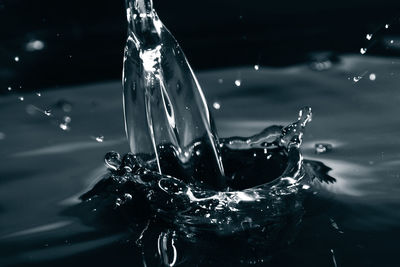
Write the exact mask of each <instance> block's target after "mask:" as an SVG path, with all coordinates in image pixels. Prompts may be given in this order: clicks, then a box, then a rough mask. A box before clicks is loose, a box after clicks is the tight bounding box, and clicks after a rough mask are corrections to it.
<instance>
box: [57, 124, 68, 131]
mask: <svg viewBox="0 0 400 267" xmlns="http://www.w3.org/2000/svg"><path fill="white" fill-rule="evenodd" d="M59 127H60V128H61V129H62V130H63V131H67V130H69V127H68V125H67V124H66V123H60V125H59Z"/></svg>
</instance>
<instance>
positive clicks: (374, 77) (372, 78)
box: [369, 73, 376, 81]
mask: <svg viewBox="0 0 400 267" xmlns="http://www.w3.org/2000/svg"><path fill="white" fill-rule="evenodd" d="M369 79H370V80H371V81H375V80H376V74H375V73H371V74H370V75H369Z"/></svg>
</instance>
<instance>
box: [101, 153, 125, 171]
mask: <svg viewBox="0 0 400 267" xmlns="http://www.w3.org/2000/svg"><path fill="white" fill-rule="evenodd" d="M121 162H122V161H121V155H120V154H119V153H118V152H115V151H110V152H108V153H107V154H106V155H105V156H104V163H105V165H106V167H107V168H108V169H109V170H114V171H116V170H118V169H119V167H120V166H121Z"/></svg>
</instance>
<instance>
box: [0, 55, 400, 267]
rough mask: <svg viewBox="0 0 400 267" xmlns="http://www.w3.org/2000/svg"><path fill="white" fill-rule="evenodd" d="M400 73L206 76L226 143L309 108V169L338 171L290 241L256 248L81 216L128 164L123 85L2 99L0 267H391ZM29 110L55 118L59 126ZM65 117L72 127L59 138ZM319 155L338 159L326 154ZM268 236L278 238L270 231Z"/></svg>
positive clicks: (359, 66) (349, 60) (250, 70)
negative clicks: (83, 201)
mask: <svg viewBox="0 0 400 267" xmlns="http://www.w3.org/2000/svg"><path fill="white" fill-rule="evenodd" d="M399 63H400V60H399V59H398V58H378V57H370V56H352V55H345V56H340V57H339V58H338V61H337V62H336V63H334V64H332V65H331V66H330V67H329V68H327V69H326V70H324V71H315V68H310V66H309V65H307V64H304V65H298V66H293V67H287V68H280V69H275V68H265V67H263V66H260V67H259V69H258V70H255V69H254V67H253V66H249V67H242V68H231V69H221V70H210V71H205V72H201V73H199V74H198V78H199V81H200V83H201V85H202V88H203V90H204V92H205V95H206V97H207V99H208V102H209V103H210V105H212V106H214V107H215V106H217V107H218V108H211V109H212V112H213V114H214V117H215V120H216V124H217V127H218V130H219V135H220V137H229V136H250V135H253V134H255V133H257V132H260V131H261V130H262V129H264V128H265V127H267V126H270V125H274V124H278V125H287V124H288V123H289V122H290V121H292V120H293V116H294V115H295V114H296V113H297V111H298V110H299V109H300V108H301V107H303V106H311V107H312V108H313V113H314V117H313V121H312V123H310V124H309V125H308V126H307V130H306V132H305V134H304V137H303V139H304V142H303V145H302V152H303V156H304V158H305V159H307V160H313V161H319V162H322V163H323V164H324V165H317V166H316V165H313V166H311V167H310V168H311V169H312V170H314V171H316V172H318V173H325V172H327V171H329V168H331V169H332V170H330V171H329V172H328V174H329V175H330V177H332V178H334V179H336V181H335V182H333V180H332V182H331V183H315V184H313V185H312V186H311V187H310V188H309V189H308V191H309V192H310V195H309V196H308V197H306V198H305V200H304V203H303V207H304V210H303V214H301V216H300V215H299V214H292V215H291V216H289V217H288V218H287V219H286V220H284V222H286V223H287V225H286V228H285V227H284V229H285V230H284V231H283V232H282V233H285V234H287V235H289V236H290V238H280V239H279V240H285V242H283V243H284V244H282V242H277V243H275V242H271V243H269V244H268V246H265V247H262V248H260V246H259V244H260V243H259V242H261V241H260V240H258V239H257V238H256V237H260V236H262V235H260V233H259V232H256V233H252V232H246V231H244V232H242V233H241V234H239V235H238V236H228V237H220V236H211V237H210V236H207V235H204V236H200V237H196V238H197V239H193V238H194V237H193V238H191V237H185V238H182V236H180V235H179V234H178V233H177V232H174V231H166V230H165V229H170V228H168V226H165V225H164V222H162V221H161V222H160V221H159V220H158V219H157V218H153V217H150V219H148V220H146V221H144V222H142V221H140V218H139V216H138V217H137V220H138V222H135V220H131V221H129V223H128V228H127V226H126V225H127V224H122V223H121V221H125V222H126V221H127V220H126V214H125V215H124V214H123V213H118V212H117V211H114V213H113V212H111V213H105V214H100V215H98V214H96V212H97V211H98V210H97V208H98V207H97V206H93V207H90V208H91V209H90V210H88V208H87V207H84V208H82V209H79V208H77V207H79V203H80V200H79V196H81V195H82V194H83V193H85V192H87V191H88V190H90V189H91V188H92V187H93V185H94V184H96V183H97V182H98V181H99V180H100V179H101V177H102V175H104V174H105V173H106V168H105V167H104V165H103V157H104V155H105V154H106V152H108V151H110V150H116V151H119V152H120V153H126V152H127V150H128V147H129V146H128V143H127V141H126V138H125V135H124V132H123V129H124V128H123V116H122V105H121V92H122V89H121V85H120V83H119V82H110V83H102V84H94V85H87V86H81V87H73V88H64V89H60V90H58V91H51V90H49V91H45V90H43V91H41V96H38V95H36V94H35V93H32V94H21V95H20V94H13V93H12V92H11V93H10V94H9V95H4V96H2V97H1V99H0V107H1V108H0V110H1V115H0V120H1V121H2V122H3V123H2V124H1V128H0V132H1V133H2V135H1V140H0V146H1V149H0V156H1V158H2V162H1V163H0V166H1V168H0V177H1V179H0V183H1V187H0V214H1V217H0V247H1V250H0V255H1V257H0V264H1V265H5V266H12V265H22V264H24V265H28V264H30V265H38V266H39V265H40V266H43V265H48V266H55V265H57V266H61V265H64V266H67V265H71V264H89V263H90V264H96V265H101V266H102V265H106V264H111V263H116V262H117V263H120V264H133V265H135V266H137V265H140V264H144V263H143V262H146V264H147V266H154V265H160V264H166V263H168V264H171V263H173V262H174V259H175V255H177V256H176V262H175V264H177V265H178V264H179V263H180V264H182V265H183V266H189V265H193V264H197V265H199V266H206V265H213V264H215V265H216V264H221V263H226V264H236V265H240V264H244V265H248V264H259V265H263V264H266V263H268V264H270V265H271V266H293V265H294V264H296V265H297V264H299V263H301V265H308V266H334V264H335V263H336V264H337V266H377V265H380V266H395V265H396V264H395V263H396V260H397V259H396V252H397V245H396V244H397V239H398V237H400V227H399V224H398V221H399V219H400V218H399V217H400V213H399V212H398V209H399V204H398V203H399V196H400V194H399V191H400V187H399V182H400V180H399V179H400V173H399V168H398V163H399V152H398V151H399V146H400V141H399V140H398V139H397V138H396V136H397V135H398V132H399V130H400V128H399V121H398V120H399V119H398V116H397V114H399V111H400V110H399V105H398V103H399V101H400V96H399V94H398V92H397V91H398V88H397V87H398V86H397V85H398V82H399V79H400V78H399V76H398V73H399ZM371 74H374V76H373V75H372V76H371ZM358 76H360V77H361V79H356V80H358V82H355V81H354V77H358ZM237 80H240V81H241V82H240V86H237V84H235V81H237ZM20 96H23V97H24V100H23V101H21V100H19V99H18V97H20ZM57 103H58V104H57ZM66 103H67V104H69V105H67V107H65V105H66ZM215 103H218V105H213V104H215ZM30 105H34V106H35V107H37V108H38V109H40V110H42V111H46V110H48V109H50V110H51V116H47V115H46V114H44V113H43V112H41V111H38V109H35V108H33V109H32V107H30ZM66 116H67V117H70V122H69V123H68V126H69V127H68V128H67V129H65V130H63V129H62V127H61V128H60V124H63V123H65V122H66V118H65V117H66ZM100 117H101V118H102V119H101V120H99V119H98V118H100ZM101 136H103V137H104V138H100V139H98V137H101ZM99 140H101V141H99ZM316 144H325V145H326V144H329V145H331V148H330V149H327V150H326V151H323V152H322V153H320V151H316ZM308 163H310V164H311V165H312V162H308ZM305 165H306V166H307V161H306V162H305ZM314 192H315V193H314ZM72 210H73V212H72ZM134 210H136V208H134ZM138 210H140V207H138ZM142 214H145V212H144V211H143V212H142ZM299 216H300V217H301V220H300V222H299V223H296V222H298V221H299V220H298V218H299ZM128 217H129V218H135V217H134V216H131V214H130V213H128ZM271 233H276V232H274V231H273V226H271V228H269V229H268V231H267V234H271ZM141 236H143V237H142V238H140V237H141ZM138 240H139V241H138ZM192 240H195V242H191V241H192ZM210 240H213V241H212V242H210ZM270 240H273V239H270ZM244 241H246V242H244ZM286 241H287V242H286ZM288 243H289V244H288ZM248 244H250V245H248ZM158 247H161V249H160V252H159V250H158ZM199 252H200V253H199ZM232 255H237V256H232Z"/></svg>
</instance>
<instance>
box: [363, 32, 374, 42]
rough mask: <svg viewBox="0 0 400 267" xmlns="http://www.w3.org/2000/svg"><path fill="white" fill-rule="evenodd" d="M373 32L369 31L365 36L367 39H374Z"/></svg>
mask: <svg viewBox="0 0 400 267" xmlns="http://www.w3.org/2000/svg"><path fill="white" fill-rule="evenodd" d="M372 36H373V34H372V33H368V34H367V35H366V36H365V38H367V40H368V41H369V40H371V39H372Z"/></svg>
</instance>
